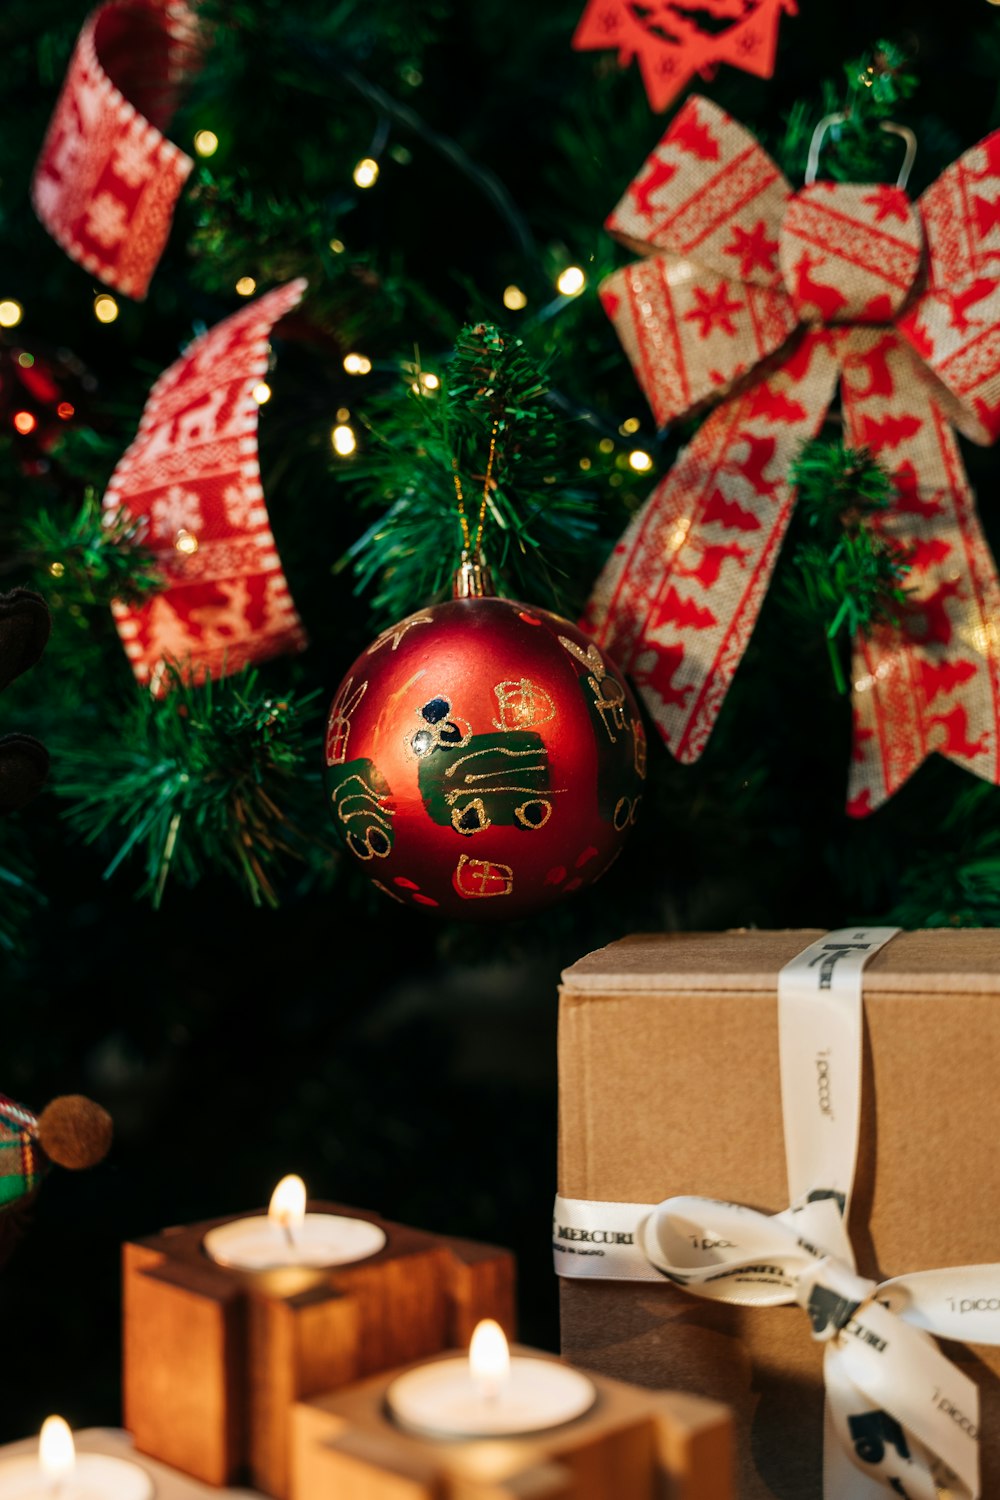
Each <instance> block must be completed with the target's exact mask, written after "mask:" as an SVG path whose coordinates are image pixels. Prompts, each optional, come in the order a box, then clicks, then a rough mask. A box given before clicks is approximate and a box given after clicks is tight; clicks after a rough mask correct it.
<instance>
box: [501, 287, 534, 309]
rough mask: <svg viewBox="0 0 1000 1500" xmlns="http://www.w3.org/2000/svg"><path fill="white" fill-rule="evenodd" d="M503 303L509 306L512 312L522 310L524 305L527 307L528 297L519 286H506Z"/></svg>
mask: <svg viewBox="0 0 1000 1500" xmlns="http://www.w3.org/2000/svg"><path fill="white" fill-rule="evenodd" d="M503 305H504V307H509V308H510V310H511V312H520V311H521V309H522V307H527V305H528V299H527V297H526V296H525V295H524V293H523V292H522V291H521V288H520V287H519V286H513V285H511V286H505V287H504V289H503Z"/></svg>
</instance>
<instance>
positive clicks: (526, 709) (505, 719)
mask: <svg viewBox="0 0 1000 1500" xmlns="http://www.w3.org/2000/svg"><path fill="white" fill-rule="evenodd" d="M493 691H494V693H495V694H496V700H497V711H498V712H499V714H500V717H499V719H494V720H493V727H494V729H504V730H507V729H534V728H536V727H537V725H539V724H548V723H549V721H550V720H551V719H554V718H555V716H556V706H555V703H554V702H553V701H552V698H551V697H550V696H549V694H548V693H547V692H546V691H545V689H544V688H541V687H539V686H538V684H537V683H535V682H531V681H529V679H528V678H527V677H522V678H521V679H520V680H519V681H517V682H498V683H497V684H496V686H495V687H494V689H493Z"/></svg>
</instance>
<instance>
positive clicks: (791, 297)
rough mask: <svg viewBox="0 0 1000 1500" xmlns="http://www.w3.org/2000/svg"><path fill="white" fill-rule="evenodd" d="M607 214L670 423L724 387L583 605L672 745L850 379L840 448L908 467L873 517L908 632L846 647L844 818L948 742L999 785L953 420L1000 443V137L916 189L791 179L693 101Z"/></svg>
mask: <svg viewBox="0 0 1000 1500" xmlns="http://www.w3.org/2000/svg"><path fill="white" fill-rule="evenodd" d="M608 227H609V228H610V229H611V230H612V232H613V233H614V234H616V235H617V236H618V237H619V238H620V239H622V240H623V241H624V242H625V243H626V244H627V245H629V246H630V248H632V249H633V250H635V251H637V252H638V253H639V254H640V255H641V256H642V259H640V260H638V261H636V262H634V263H632V264H631V265H629V266H627V267H625V268H624V269H622V270H620V271H618V272H616V273H614V274H613V275H612V276H610V277H609V278H608V279H607V280H606V281H605V282H604V283H603V285H602V288H601V297H602V301H603V304H604V307H605V310H606V311H607V313H608V314H609V316H610V317H611V319H612V321H613V322H614V325H615V328H616V330H617V332H618V334H619V337H620V338H621V340H622V343H623V345H624V348H625V350H626V352H627V354H628V356H629V358H630V360H631V362H632V364H633V367H634V369H635V372H636V376H637V378H638V380H639V382H640V384H641V385H642V388H643V390H644V392H645V394H646V396H647V398H648V400H649V402H650V405H651V407H652V409H653V413H654V415H655V417H656V420H657V423H658V424H660V425H663V424H664V423H667V422H669V421H672V420H674V419H676V418H678V417H682V416H684V415H685V414H689V413H692V412H695V411H697V410H699V409H701V408H702V407H704V406H706V405H707V404H709V403H710V402H712V401H717V402H720V398H721V402H720V404H718V405H717V407H716V409H715V410H714V411H713V412H712V413H711V414H710V415H709V416H708V417H707V419H706V420H705V421H704V423H703V424H702V426H701V427H700V428H699V430H698V432H697V434H696V435H695V438H694V440H693V441H692V442H691V443H690V444H689V446H688V447H687V448H686V449H685V450H684V451H683V452H682V453H681V455H680V457H679V458H678V460H677V463H676V464H675V466H674V468H673V469H672V470H671V472H670V473H669V474H668V475H667V476H666V478H665V479H664V480H663V481H662V482H661V483H660V484H659V485H658V486H657V488H656V489H655V490H654V491H653V493H652V495H651V496H650V498H649V500H648V501H647V503H646V504H645V506H644V507H643V509H642V510H641V511H640V512H639V513H638V514H637V515H636V517H635V518H634V519H633V521H632V523H631V524H630V526H629V527H628V529H627V530H626V532H625V534H624V536H623V537H622V539H621V541H620V542H619V543H618V545H617V546H616V548H615V550H614V552H613V553H612V555H611V557H610V558H609V560H608V562H607V564H606V565H605V568H604V570H603V571H602V573H601V575H600V577H599V579H598V581H597V584H596V586H595V589H594V592H593V595H592V598H591V600H590V603H589V605H588V610H587V616H586V621H585V628H586V629H588V630H589V632H590V633H591V634H592V635H593V636H594V638H595V640H596V641H597V642H598V644H599V645H600V646H602V647H606V648H607V649H608V651H610V652H611V653H612V654H613V655H614V656H615V657H616V658H617V660H618V661H619V663H620V664H621V665H622V666H623V667H624V668H625V669H626V670H627V671H629V672H631V674H632V676H633V678H634V680H635V683H636V685H637V687H638V688H639V690H640V692H641V693H642V695H643V697H644V699H645V701H646V704H647V707H648V708H649V711H650V713H651V715H652V717H653V719H654V721H655V722H656V725H657V727H658V728H659V730H660V733H661V735H662V737H663V739H664V741H665V742H666V744H667V746H668V748H669V749H670V750H671V751H672V752H673V753H674V754H675V755H676V756H677V758H678V759H679V760H681V761H685V762H690V761H693V760H696V759H697V758H698V756H699V755H700V754H701V753H702V751H703V749H704V748H705V744H706V741H707V740H708V737H709V734H710V732H711V729H712V726H713V724H714V722H715V719H716V717H717V715H718V713H719V710H720V707H721V705H722V702H723V700H724V698H725V695H726V691H727V689H728V686H729V683H730V681H731V679H732V676H733V674H734V672H735V671H736V668H737V666H738V665H739V662H740V659H741V657H742V655H743V652H744V650H745V648H746V645H747V642H748V640H749V637H750V633H751V631H752V629H753V626H754V623H755V620H756V617H757V612H758V610H759V609H760V606H761V603H762V600H763V597H764V594H765V592H766V589H767V586H768V583H769V580H770V577H771V573H772V570H773V568H774V565H775V561H776V559H777V554H778V550H779V548H780V546H781V542H782V539H783V536H784V533H785V530H786V528H787V526H788V522H789V519H790V516H791V511H792V504H793V499H794V496H793V491H792V488H791V486H790V484H789V481H788V478H787V474H788V470H789V466H790V465H791V463H792V462H793V460H794V459H795V458H796V457H797V455H798V453H799V451H800V450H801V447H802V445H803V444H804V443H805V442H806V441H808V440H809V439H811V438H813V437H814V436H815V435H816V433H817V432H818V430H819V428H820V426H821V424H822V423H823V420H824V418H825V416H826V414H827V411H828V408H829V406H830V403H831V401H832V400H833V398H834V395H835V393H836V390H837V386H838V382H839V385H840V390H841V402H842V410H843V421H844V435H845V441H846V442H847V443H848V444H850V445H852V446H855V447H867V448H868V449H869V450H870V451H871V452H872V453H874V454H875V455H876V456H877V457H878V458H879V459H880V461H881V462H882V463H883V464H884V465H885V466H886V467H887V468H888V469H889V471H890V472H891V473H892V475H893V477H894V480H895V484H896V488H897V492H898V500H897V503H896V504H895V506H894V508H893V510H892V512H891V514H889V515H887V516H886V517H885V518H884V519H882V520H881V521H880V523H879V524H880V525H881V526H882V527H883V528H884V530H885V532H886V533H887V534H889V535H891V536H892V537H893V538H895V539H896V540H897V541H898V542H900V543H901V544H903V545H905V546H907V547H909V548H911V549H912V569H911V574H910V577H909V580H908V586H909V588H910V599H909V603H908V606H907V609H906V611H905V618H904V620H903V622H902V626H901V628H900V629H898V630H897V629H894V628H892V627H891V626H880V627H878V628H876V630H875V631H874V632H873V633H872V634H871V635H870V636H869V637H868V638H866V639H859V640H858V641H856V643H855V646H854V652H853V662H852V678H853V686H854V745H853V755H852V763H851V771H850V780H849V790H848V811H849V812H851V813H852V814H853V815H855V816H863V815H865V814H867V813H869V812H871V811H873V810H874V809H875V808H877V807H878V806H879V805H880V804H881V803H882V802H884V801H885V800H886V799H887V798H888V797H889V796H891V795H892V793H893V792H894V791H896V790H897V789H898V788H899V787H900V786H901V785H902V784H903V782H905V781H906V780H907V778H908V777H909V776H911V775H912V773H913V772H914V771H915V770H916V769H917V767H918V766H919V765H920V764H921V763H922V761H923V760H924V759H925V757H926V756H927V755H928V754H929V753H931V752H932V751H940V752H941V753H942V754H944V755H946V756H948V757H949V758H950V759H952V760H954V761H956V762H957V763H958V764H960V765H962V766H965V767H966V768H968V769H969V770H972V771H974V772H975V773H976V774H977V775H979V776H982V777H984V778H985V779H987V780H989V781H992V782H994V783H996V782H997V781H1000V751H998V741H1000V639H998V620H1000V586H998V581H997V577H996V572H995V569H994V565H993V561H992V559H991V557H990V554H989V551H988V548H987V545H986V542H985V539H984V537H983V534H982V531H981V528H980V525H979V522H978V519H977V517H976V514H975V510H974V503H973V495H972V492H971V489H970V486H969V483H968V479H967V477H966V474H965V470H964V467H963V464H962V460H961V456H960V454H959V450H958V445H957V442H956V438H955V432H954V430H953V429H955V428H957V429H958V430H959V431H960V432H962V433H963V434H964V435H965V436H967V437H969V438H971V439H972V440H973V441H974V442H977V443H983V444H985V443H991V442H992V441H993V440H994V439H995V438H996V437H997V435H998V433H1000V132H998V133H996V134H994V135H992V136H990V137H988V138H987V139H986V140H985V141H983V142H982V143H981V144H980V145H978V146H975V147H973V148H972V149H971V150H970V151H968V152H966V153H965V155H964V156H962V157H961V158H960V159H959V160H958V161H957V162H955V163H954V164H953V165H952V166H951V167H949V168H948V169H947V170H946V171H945V172H944V173H943V174H942V176H941V177H940V178H939V179H938V180H937V182H936V183H934V184H933V186H931V187H930V188H929V189H928V190H927V192H925V193H924V194H923V196H922V198H921V199H920V200H919V202H918V203H917V204H913V203H911V201H910V200H909V198H908V197H907V195H906V194H905V192H903V190H902V189H900V188H898V187H890V186H885V185H875V186H859V185H857V184H845V183H832V182H816V183H813V184H811V185H809V186H807V187H804V188H803V189H801V190H800V191H798V192H795V193H793V192H792V190H791V188H790V186H789V184H788V183H787V181H786V180H785V179H784V177H783V176H782V174H781V172H780V171H779V169H778V167H777V166H776V165H775V163H774V162H773V161H772V160H771V159H770V157H769V156H768V155H767V154H766V152H764V151H763V150H762V148H761V147H760V146H759V144H758V143H757V142H756V140H754V138H753V137H752V136H751V135H750V134H749V132H747V131H746V130H744V129H743V128H742V127H741V126H740V125H738V124H737V123H736V122H735V121H734V120H732V119H731V118H730V117H729V116H728V115H726V114H725V113H724V112H723V111H722V110H720V109H719V108H718V107H717V106H715V105H714V104H712V103H710V102H709V101H708V100H706V99H702V98H697V97H696V98H692V99H691V100H689V101H688V103H687V104H686V105H685V106H684V108H683V109H682V110H681V111H680V112H679V113H678V115H677V117H676V118H675V120H674V122H673V124H672V125H671V127H670V129H669V130H668V131H667V133H666V135H665V136H664V138H663V140H662V141H661V142H660V144H659V146H658V147H657V148H656V149H655V150H654V152H653V153H652V155H651V156H650V157H649V159H648V160H647V162H646V164H645V166H644V168H643V170H642V171H641V172H640V174H639V175H638V177H637V178H636V179H635V181H634V182H633V183H632V185H631V186H630V187H629V189H628V190H627V192H626V193H625V196H624V197H623V199H622V201H621V202H620V203H619V204H618V206H617V208H616V209H615V210H614V212H613V213H612V214H611V216H610V218H609V219H608Z"/></svg>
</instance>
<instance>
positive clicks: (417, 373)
mask: <svg viewBox="0 0 1000 1500" xmlns="http://www.w3.org/2000/svg"><path fill="white" fill-rule="evenodd" d="M997 3H1000V0H997ZM387 136H388V132H387V131H385V130H382V131H379V132H377V135H376V141H375V142H373V144H372V147H371V150H372V152H373V154H371V155H367V156H363V157H362V158H361V159H360V160H359V161H357V162H356V164H355V166H354V168H353V170H352V172H351V177H352V179H353V181H354V184H355V186H356V187H358V188H359V189H361V190H363V191H365V190H368V189H371V188H373V187H375V186H376V184H377V183H378V181H379V177H380V175H381V168H380V164H379V159H378V158H379V154H380V152H381V150H383V149H384V148H385V145H386V142H387ZM220 144H221V142H220V139H219V136H218V135H217V133H216V132H215V131H214V130H209V129H200V130H197V131H196V132H195V133H194V136H193V146H194V150H195V153H196V154H197V155H198V156H200V157H202V158H208V157H211V156H214V155H215V153H216V152H217V151H218V149H219V146H220ZM391 154H392V155H393V157H394V159H396V160H405V161H409V160H410V153H409V152H408V151H406V150H405V148H403V147H396V148H394V149H393V151H392V153H391ZM329 248H330V250H331V252H332V253H333V254H335V255H342V254H344V253H345V251H346V248H347V247H346V245H345V244H344V241H343V240H341V239H339V238H333V239H331V240H330V241H329ZM587 284H588V283H587V273H586V271H585V270H584V269H583V267H582V266H579V265H575V264H569V265H564V266H563V267H562V268H561V269H560V270H559V271H558V273H557V275H556V276H555V278H554V284H553V291H554V296H553V297H552V298H551V299H550V300H549V301H548V302H547V303H546V304H545V305H544V306H543V307H541V308H540V309H539V310H538V311H537V312H536V313H535V318H536V319H537V320H538V321H543V320H545V319H548V318H550V317H553V316H556V315H557V314H558V313H559V312H561V311H562V310H563V309H564V308H565V307H567V306H568V305H569V304H570V303H571V302H572V301H573V300H574V299H575V298H577V297H579V296H580V294H581V293H582V292H584V291H585V290H586V287H587ZM233 290H234V291H235V293H236V295H237V296H239V297H252V296H253V295H254V294H255V292H256V291H257V279H256V277H254V276H252V275H250V274H245V275H242V276H240V277H238V278H237V280H236V282H235V284H234V288H233ZM500 300H501V301H502V303H503V306H504V307H505V308H506V310H507V311H508V312H511V313H523V312H526V311H527V310H528V308H529V298H528V296H527V294H526V293H525V291H524V290H523V289H522V288H521V287H520V286H518V285H517V284H516V283H515V282H511V283H509V284H508V285H507V286H505V287H504V289H503V292H502V294H501V298H500ZM92 312H93V316H94V318H95V320H96V321H97V322H98V323H100V324H104V325H108V324H111V323H114V322H115V321H116V320H117V319H118V316H119V313H120V307H119V303H118V300H117V299H116V298H115V297H114V296H113V295H112V294H111V293H110V292H108V291H105V290H98V291H95V292H94V293H93V294H92ZM24 317H25V309H24V306H23V304H22V303H21V302H19V301H18V300H17V299H16V298H14V297H4V298H2V299H0V330H3V331H4V332H8V333H9V332H11V331H12V330H14V329H16V328H18V327H19V325H20V324H21V323H22V321H23V320H24ZM12 352H13V354H14V357H15V358H16V359H17V361H18V363H19V364H20V365H21V366H22V367H25V368H30V366H31V365H33V364H34V362H35V360H34V356H33V355H32V354H31V352H30V351H29V350H27V349H16V348H15V349H14V350H13V351H12ZM342 363H343V369H344V373H345V374H346V375H347V376H349V377H363V376H366V375H370V374H371V373H372V371H373V370H374V369H375V365H374V364H373V362H372V360H371V359H370V358H369V356H368V355H366V354H364V353H362V352H360V351H359V350H352V351H350V352H349V353H347V354H346V355H345V356H344V358H343V362H342ZM440 386H441V381H440V377H439V376H438V375H436V374H435V373H434V372H433V371H430V370H423V369H416V368H414V369H413V380H412V390H413V391H414V393H415V394H417V395H420V396H430V397H433V395H434V394H435V393H436V392H437V391H438V390H439V389H440ZM251 394H252V396H253V399H254V400H255V401H256V402H257V404H258V405H259V406H263V405H265V404H266V403H267V402H268V401H269V400H270V399H271V396H272V390H271V386H270V384H269V383H268V382H267V381H266V380H258V381H257V382H256V383H255V384H254V386H253V388H252V392H251ZM559 404H561V405H565V406H566V407H567V408H568V407H570V406H571V405H572V403H569V402H567V401H566V399H565V398H562V397H560V402H559ZM16 405H17V403H16V402H15V406H16ZM574 410H575V412H576V414H577V415H578V416H582V417H583V418H584V419H585V420H586V421H588V422H590V423H591V424H592V425H598V426H603V427H604V428H605V435H604V436H602V437H601V438H600V439H599V441H598V442H597V449H598V451H599V452H600V453H601V454H602V455H603V456H605V457H607V456H609V455H610V454H612V453H613V452H614V451H615V450H616V449H617V448H621V447H622V445H621V444H620V443H619V442H618V441H616V440H615V438H613V437H611V436H609V435H607V428H608V424H607V422H606V420H605V419H604V418H601V417H599V416H598V414H597V413H595V412H592V411H590V410H589V409H588V408H584V407H574ZM75 414H76V409H75V407H74V406H73V404H72V403H71V402H69V401H62V402H60V403H59V404H58V405H57V407H56V415H57V416H58V417H59V418H60V419H61V420H62V421H69V420H70V419H71V418H72V417H73V416H75ZM10 423H11V426H12V427H13V429H14V431H15V432H16V433H17V434H18V435H19V436H21V437H28V436H30V435H31V434H32V433H33V432H34V431H35V429H36V428H37V426H38V417H37V416H36V414H35V413H34V412H33V411H31V410H30V409H29V408H28V407H27V406H23V407H18V409H16V410H14V411H13V412H12V413H11V415H10ZM640 427H641V423H640V421H639V419H638V418H637V417H629V418H626V419H625V420H624V421H623V422H621V423H620V424H618V429H617V431H618V436H619V438H625V439H632V440H633V446H630V447H628V448H627V450H624V449H623V451H622V455H621V459H620V460H619V462H622V461H624V463H625V464H626V465H627V467H628V468H629V469H631V470H632V471H633V472H634V473H635V474H637V475H638V474H646V473H648V472H649V471H650V470H651V469H652V468H653V465H654V460H653V456H652V455H651V454H650V452H649V451H648V450H647V449H646V448H643V447H639V446H637V445H634V442H635V435H636V434H637V433H638V432H639V430H640ZM330 446H331V449H332V452H333V454H334V455H335V456H336V458H337V459H341V460H349V459H351V458H352V456H353V455H354V454H355V453H356V452H357V450H358V437H357V433H356V431H355V428H354V426H353V425H352V414H351V411H350V408H349V407H347V406H341V407H339V408H338V410H337V413H336V422H335V423H334V425H333V426H332V427H331V429H330ZM579 465H580V468H581V470H583V471H587V470H588V469H590V468H592V466H593V465H592V460H591V459H590V458H588V457H586V456H583V457H581V458H580V460H579ZM608 482H609V483H610V484H611V485H613V486H618V485H620V484H621V483H622V482H623V475H622V474H620V473H611V474H610V475H609V476H608ZM175 545H176V547H177V549H178V551H193V550H195V549H196V548H197V546H198V542H197V538H195V537H193V536H189V535H188V534H187V533H183V534H182V533H178V538H177V540H176V542H175Z"/></svg>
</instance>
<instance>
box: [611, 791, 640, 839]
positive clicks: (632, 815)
mask: <svg viewBox="0 0 1000 1500" xmlns="http://www.w3.org/2000/svg"><path fill="white" fill-rule="evenodd" d="M641 801H642V798H641V797H619V798H618V801H617V802H616V804H615V811H614V816H613V817H612V819H611V821H612V823H613V824H614V826H615V829H616V831H617V832H618V833H621V832H622V830H623V829H625V828H628V827H633V828H634V827H635V820H636V817H637V816H638V813H639V804H640V802H641Z"/></svg>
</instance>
